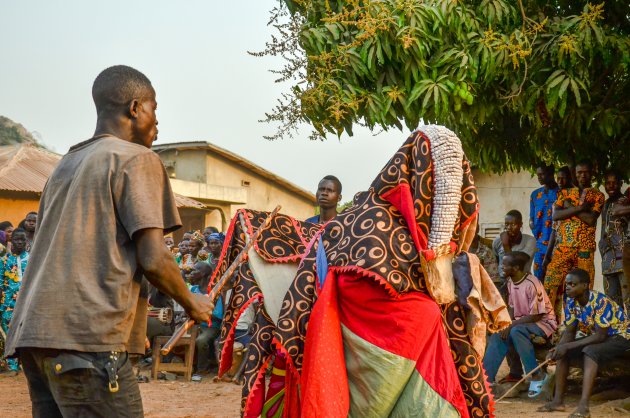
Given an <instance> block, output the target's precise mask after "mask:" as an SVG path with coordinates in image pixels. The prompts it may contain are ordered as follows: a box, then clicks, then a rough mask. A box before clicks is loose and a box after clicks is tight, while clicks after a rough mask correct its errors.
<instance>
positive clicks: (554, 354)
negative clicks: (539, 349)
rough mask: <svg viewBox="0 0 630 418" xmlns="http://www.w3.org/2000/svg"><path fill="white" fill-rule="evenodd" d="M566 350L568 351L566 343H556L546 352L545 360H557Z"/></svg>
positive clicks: (564, 354)
mask: <svg viewBox="0 0 630 418" xmlns="http://www.w3.org/2000/svg"><path fill="white" fill-rule="evenodd" d="M567 351H569V349H568V347H567V346H566V344H558V345H557V346H556V347H554V348H552V349H551V350H549V352H548V353H547V360H550V359H551V360H559V359H561V358H562V357H564V356H566V354H567Z"/></svg>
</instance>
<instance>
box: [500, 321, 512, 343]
mask: <svg viewBox="0 0 630 418" xmlns="http://www.w3.org/2000/svg"><path fill="white" fill-rule="evenodd" d="M511 330H512V325H510V326H508V327H507V328H505V329H504V330H502V331H501V332H500V333H499V335H500V336H501V339H502V340H503V341H505V340H507V339H508V337H509V336H510V331H511Z"/></svg>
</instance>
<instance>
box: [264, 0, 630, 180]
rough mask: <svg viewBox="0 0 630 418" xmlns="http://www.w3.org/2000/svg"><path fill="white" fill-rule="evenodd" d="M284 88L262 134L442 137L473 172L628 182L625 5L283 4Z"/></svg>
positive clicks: (385, 0)
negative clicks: (586, 165)
mask: <svg viewBox="0 0 630 418" xmlns="http://www.w3.org/2000/svg"><path fill="white" fill-rule="evenodd" d="M272 24H274V25H275V26H276V28H277V29H278V30H279V36H276V37H274V38H273V39H272V41H271V42H269V43H268V44H267V48H266V50H265V51H264V52H262V53H261V54H263V55H264V54H271V55H281V56H283V57H284V58H285V59H286V61H285V63H286V65H285V67H284V68H283V69H282V70H280V71H278V73H279V75H280V79H279V81H291V82H292V83H293V86H292V88H291V90H290V92H289V93H287V94H285V95H284V96H283V97H282V98H281V99H280V101H279V104H278V106H276V108H275V109H274V110H273V112H271V113H269V114H267V119H266V120H267V121H271V122H280V128H279V130H278V132H277V134H276V135H274V136H273V137H270V138H275V137H279V136H283V135H285V134H289V135H291V133H292V132H293V130H294V129H295V128H296V127H297V125H299V124H300V123H303V122H307V123H310V124H311V125H312V126H313V128H314V135H313V136H314V137H319V138H322V137H324V136H326V135H327V134H330V133H332V134H336V135H341V134H342V133H343V132H347V133H349V134H350V135H352V128H353V126H354V125H355V124H363V125H366V126H368V127H369V128H378V127H380V128H383V129H390V128H393V127H397V128H399V129H404V126H406V127H407V128H409V129H415V128H417V127H418V125H419V123H420V121H421V120H422V121H424V122H425V123H439V124H443V125H445V126H447V127H449V128H451V129H452V130H454V131H455V132H457V134H458V135H459V136H460V138H461V139H462V140H463V142H464V147H465V149H466V152H467V155H468V156H469V158H470V159H471V160H472V161H473V163H475V164H477V165H478V166H479V167H480V168H482V169H485V170H494V171H498V172H502V171H505V170H511V169H522V168H523V169H531V168H532V166H535V165H536V163H537V162H540V161H542V162H546V163H553V164H562V163H569V164H571V163H575V161H577V160H579V159H582V158H591V159H593V160H594V161H595V162H596V163H597V165H598V166H599V167H600V168H604V167H607V166H613V167H615V168H621V169H622V170H623V172H625V173H626V175H628V174H630V164H629V162H630V158H629V155H630V124H629V122H630V80H629V79H630V70H629V65H630V38H629V34H630V5H629V2H628V0H610V1H607V2H604V3H589V2H586V1H580V0H535V1H527V0H517V1H509V0H482V1H461V0H379V1H376V0H372V1H370V0H362V1H359V0H346V1H334V0H284V1H283V2H282V3H281V6H279V7H278V8H277V9H275V10H274V11H273V18H272Z"/></svg>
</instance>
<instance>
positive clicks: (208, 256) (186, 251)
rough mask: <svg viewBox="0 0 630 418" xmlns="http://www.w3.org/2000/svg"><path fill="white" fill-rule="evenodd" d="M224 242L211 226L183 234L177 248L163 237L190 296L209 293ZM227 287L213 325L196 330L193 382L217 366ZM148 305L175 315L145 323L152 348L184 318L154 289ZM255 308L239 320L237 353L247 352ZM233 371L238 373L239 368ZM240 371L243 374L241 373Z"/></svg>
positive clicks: (178, 308) (232, 376) (235, 376)
mask: <svg viewBox="0 0 630 418" xmlns="http://www.w3.org/2000/svg"><path fill="white" fill-rule="evenodd" d="M224 240H225V235H224V234H223V233H221V232H219V231H218V229H217V228H215V227H212V226H209V227H206V228H205V229H204V230H203V232H201V231H188V232H185V233H184V234H183V236H182V239H181V240H180V241H179V242H178V243H177V245H175V241H174V239H173V236H172V235H167V236H165V237H164V244H165V245H166V246H167V247H168V249H169V250H170V251H171V253H172V254H173V258H174V260H175V262H176V263H177V265H178V266H179V269H180V272H181V276H182V280H184V281H185V283H186V285H187V286H188V287H189V289H190V290H191V291H192V292H193V293H201V294H208V293H209V290H210V289H209V283H210V279H211V277H212V275H213V273H214V271H215V270H216V268H217V266H218V262H219V258H220V256H221V250H222V248H223V242H224ZM229 287H230V286H226V288H225V289H224V290H223V291H222V292H221V294H220V295H219V297H218V299H217V301H216V303H215V307H214V310H213V312H212V321H211V322H210V323H202V324H199V325H198V326H197V327H198V328H197V337H196V341H195V361H194V363H195V364H194V374H193V381H201V380H202V379H203V378H204V377H206V376H208V375H210V374H211V372H212V371H213V370H215V369H216V368H217V366H218V362H219V338H220V334H221V325H222V322H223V317H224V312H225V309H226V307H227V306H228V305H229V303H230V297H231V290H230V289H229ZM149 305H150V309H151V308H158V309H159V308H166V309H171V310H172V311H173V312H174V315H173V320H172V321H171V322H170V323H168V324H165V323H163V321H161V320H160V319H158V318H156V317H152V316H150V317H149V318H148V319H147V342H148V346H149V347H151V346H152V344H153V340H154V338H155V337H156V336H158V335H166V336H168V335H171V334H172V333H173V331H174V329H175V327H176V325H177V324H178V323H180V322H182V321H183V320H185V318H184V310H183V308H182V307H181V306H179V305H178V304H177V303H176V302H174V301H173V300H172V299H171V298H170V297H168V296H167V295H165V294H164V293H162V292H160V291H159V290H158V289H156V288H153V287H150V290H149ZM256 308H257V305H256V304H255V303H254V304H251V305H250V306H249V307H248V308H247V309H246V310H245V312H243V313H242V314H241V315H240V316H239V319H238V321H237V324H236V335H235V343H236V344H235V350H236V351H245V350H246V349H247V344H248V343H249V340H250V330H251V327H252V324H253V322H254V318H255V310H256ZM165 361H167V362H168V361H180V359H178V358H177V356H176V355H174V354H171V355H169V356H168V358H166V359H165ZM150 363H151V360H150V357H148V356H147V357H146V358H145V360H144V361H143V362H141V365H144V364H150ZM236 369H237V371H239V370H238V369H239V367H238V365H237V367H236ZM240 369H242V367H240ZM240 371H241V372H242V370H240ZM226 379H229V380H234V381H235V382H239V381H240V373H234V374H229V376H227V377H226Z"/></svg>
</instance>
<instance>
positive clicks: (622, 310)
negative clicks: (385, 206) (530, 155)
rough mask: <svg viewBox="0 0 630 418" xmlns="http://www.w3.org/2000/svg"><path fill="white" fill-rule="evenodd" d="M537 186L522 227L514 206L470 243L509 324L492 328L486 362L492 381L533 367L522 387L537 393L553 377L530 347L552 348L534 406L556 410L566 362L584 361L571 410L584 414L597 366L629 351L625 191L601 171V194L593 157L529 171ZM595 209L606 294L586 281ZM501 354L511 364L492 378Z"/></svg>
mask: <svg viewBox="0 0 630 418" xmlns="http://www.w3.org/2000/svg"><path fill="white" fill-rule="evenodd" d="M536 174H537V177H538V181H539V182H540V184H541V187H540V188H539V189H536V190H534V191H533V192H532V193H531V198H530V213H529V229H530V230H531V232H532V234H531V235H529V234H526V233H524V232H523V231H522V229H523V216H522V214H521V213H520V212H519V211H517V210H510V211H509V212H508V213H507V214H506V215H505V228H504V231H503V232H502V233H501V234H500V236H498V237H497V238H496V239H495V240H494V241H493V242H492V243H491V244H490V243H489V242H487V241H486V240H484V239H483V238H481V237H477V238H476V239H475V241H474V242H473V245H472V247H471V251H472V252H475V253H477V255H478V256H479V258H480V260H481V262H482V264H483V265H484V266H485V267H486V269H487V270H488V272H489V273H490V275H491V277H493V280H494V282H495V284H496V285H497V288H499V290H500V293H501V295H502V296H503V297H504V298H505V301H506V303H507V305H508V309H509V312H510V315H511V317H512V320H513V322H512V324H511V325H510V326H509V327H508V328H506V329H505V330H503V331H502V332H499V333H497V334H493V335H490V336H489V338H488V346H487V349H486V352H485V356H484V360H483V362H484V366H485V368H486V372H487V374H488V378H489V380H490V383H491V385H492V386H493V387H496V384H497V383H514V382H518V381H519V380H521V378H522V376H523V375H525V374H527V375H529V374H530V373H531V377H530V384H529V393H528V395H529V396H530V397H532V398H536V397H539V396H541V395H542V394H543V393H544V391H543V389H544V388H545V387H552V386H551V385H547V384H546V383H547V382H548V381H549V380H551V379H552V376H550V375H548V374H546V373H545V372H544V371H543V370H544V368H542V367H540V368H539V366H543V364H540V363H539V361H538V360H537V359H536V350H537V348H538V347H541V348H544V347H545V346H546V347H547V348H550V347H551V348H550V349H549V351H548V354H547V360H549V361H551V360H553V361H555V362H556V364H557V366H556V373H555V377H553V378H554V379H555V390H554V393H553V394H551V395H553V400H552V401H551V402H549V403H547V404H545V405H544V406H542V407H541V408H540V411H541V412H551V411H563V410H564V409H565V406H564V393H565V390H566V381H567V376H568V368H569V365H575V366H579V367H581V368H583V370H584V377H583V388H582V397H581V399H580V401H579V404H578V406H577V408H576V410H575V411H574V412H573V414H572V416H589V415H588V414H589V398H590V395H591V393H592V390H593V386H594V384H595V377H596V376H597V374H598V370H599V369H600V367H601V366H603V365H606V364H607V363H609V362H610V361H613V360H615V359H617V360H618V359H621V358H623V356H624V355H625V353H626V351H627V350H630V322H629V321H628V318H627V315H626V309H627V307H628V296H629V295H628V286H627V280H628V279H629V278H630V275H629V274H630V263H629V259H630V229H629V226H628V224H629V222H628V220H629V218H630V196H629V191H630V189H627V190H626V191H625V193H622V192H621V187H622V178H621V176H620V175H619V174H618V173H616V172H614V171H607V172H606V173H605V174H604V175H603V177H602V180H603V184H604V188H605V191H606V193H607V194H608V199H605V197H604V194H603V193H601V192H600V191H599V190H598V189H597V188H596V187H593V186H592V180H593V176H594V170H593V165H592V164H591V163H590V162H589V161H582V162H580V163H578V164H577V165H576V166H575V168H574V170H573V171H572V170H570V169H569V168H568V167H563V168H561V169H560V170H559V171H558V174H557V177H555V178H554V174H555V170H554V167H550V166H545V165H541V166H540V167H538V168H537V171H536ZM600 215H602V217H603V218H602V224H601V235H600V237H599V252H600V254H601V257H602V271H601V273H602V275H603V281H604V283H603V284H604V293H602V292H599V291H596V290H594V289H593V285H594V277H595V263H594V259H595V253H596V247H597V245H596V242H597V239H596V226H597V220H598V218H599V217H600ZM504 359H505V360H507V364H508V367H509V370H510V371H509V373H508V374H507V376H505V377H504V378H503V379H502V380H500V381H499V382H495V379H496V376H497V372H498V370H499V366H500V365H501V363H502V362H503V360H504Z"/></svg>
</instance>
